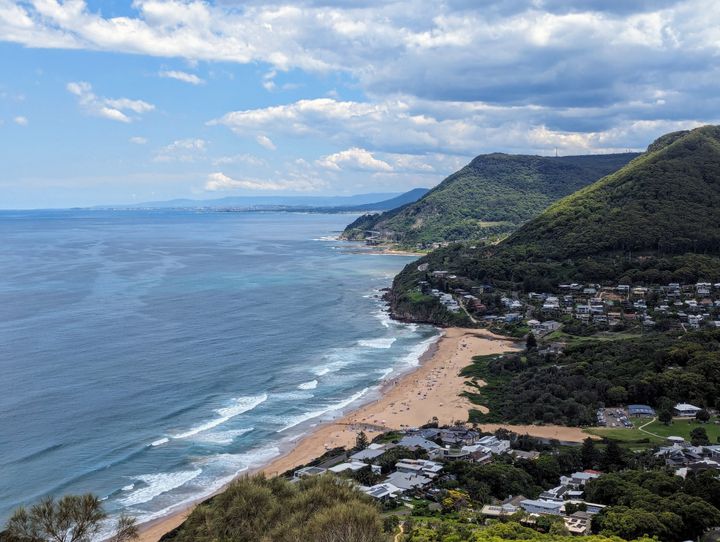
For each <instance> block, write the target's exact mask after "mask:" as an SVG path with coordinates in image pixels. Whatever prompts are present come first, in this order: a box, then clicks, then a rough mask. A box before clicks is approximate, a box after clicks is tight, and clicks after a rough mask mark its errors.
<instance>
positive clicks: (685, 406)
mask: <svg viewBox="0 0 720 542" xmlns="http://www.w3.org/2000/svg"><path fill="white" fill-rule="evenodd" d="M675 409H676V410H702V408H700V407H696V406H695V405H691V404H689V403H678V404H677V405H675Z"/></svg>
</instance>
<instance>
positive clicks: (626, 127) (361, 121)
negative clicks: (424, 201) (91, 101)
mask: <svg viewBox="0 0 720 542" xmlns="http://www.w3.org/2000/svg"><path fill="white" fill-rule="evenodd" d="M653 99H654V98H653ZM635 107H638V108H640V106H639V105H637V104H636V105H635ZM581 114H582V115H584V116H583V117H582V118H580V115H581ZM616 117H622V121H620V122H617V121H615V118H616ZM709 120H712V119H707V120H706V119H703V121H702V122H701V121H700V120H698V119H697V118H687V119H680V120H676V119H644V118H636V119H633V118H632V116H631V114H630V109H628V108H624V107H617V108H609V109H608V108H583V109H578V108H551V107H547V106H534V105H526V106H499V105H491V104H485V103H482V102H436V101H429V100H419V99H417V98H413V97H410V96H406V97H401V98H395V99H389V100H382V101H376V102H354V101H340V100H335V99H332V98H317V99H313V100H299V101H297V102H293V103H289V104H285V105H277V106H271V107H265V108H259V109H249V110H241V111H232V112H230V113H227V114H225V115H223V116H222V117H221V118H219V119H215V120H212V121H210V122H209V124H210V125H223V126H226V127H228V128H229V129H231V130H232V131H234V132H235V133H237V134H238V135H241V136H253V135H254V134H256V133H258V132H262V133H270V134H277V135H283V136H291V137H297V138H303V140H308V139H310V138H315V139H317V140H318V141H322V142H328V141H330V142H333V143H336V144H338V145H343V146H350V147H357V148H360V149H365V150H366V151H367V152H371V153H373V152H384V153H390V154H396V155H407V156H413V155H415V156H417V155H426V154H429V153H442V154H448V155H461V156H467V157H472V156H475V155H476V154H479V153H482V152H494V151H497V150H498V149H504V150H506V151H507V152H532V153H539V154H548V153H551V152H553V151H554V149H555V148H556V147H557V148H558V149H559V150H560V151H561V152H563V153H566V154H567V153H585V152H617V151H624V150H627V149H628V148H631V149H637V148H641V147H644V146H645V145H647V143H648V142H649V141H652V140H653V139H654V138H655V137H657V136H658V135H660V134H662V133H664V132H666V131H669V130H671V129H684V128H687V127H690V126H697V125H698V124H702V123H706V122H707V121H709ZM578 122H581V123H582V124H583V129H582V130H577V129H575V130H573V129H572V126H573V125H574V124H576V123H578ZM386 162H387V163H388V164H389V165H390V166H391V167H393V163H392V162H391V161H386ZM405 162H406V163H407V164H409V163H410V161H409V158H407V157H406V158H405ZM415 162H416V165H417V164H418V162H417V161H415ZM326 166H327V164H326ZM330 167H332V166H330Z"/></svg>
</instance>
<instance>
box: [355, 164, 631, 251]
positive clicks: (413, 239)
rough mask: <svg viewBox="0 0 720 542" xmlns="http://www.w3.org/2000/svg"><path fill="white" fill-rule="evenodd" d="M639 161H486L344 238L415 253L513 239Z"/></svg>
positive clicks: (361, 222) (363, 222)
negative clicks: (565, 200) (558, 204)
mask: <svg viewBox="0 0 720 542" xmlns="http://www.w3.org/2000/svg"><path fill="white" fill-rule="evenodd" d="M635 156H637V154H633V153H625V154H605V155H588V156H564V157H543V156H525V155H509V154H501V153H494V154H486V155H481V156H478V157H477V158H475V159H474V160H473V161H472V162H470V163H469V164H468V165H467V166H465V167H464V168H462V169H461V170H460V171H458V172H456V173H453V174H452V175H450V176H449V177H448V178H447V179H445V180H444V181H442V182H441V183H440V184H439V185H438V186H436V187H435V188H434V189H433V190H431V191H430V192H428V193H427V194H426V195H425V196H424V197H422V198H420V199H419V200H418V201H416V202H414V203H411V204H409V205H406V206H404V207H402V208H400V209H394V210H393V211H390V212H387V213H382V214H377V215H364V216H362V217H360V218H358V219H357V220H356V221H355V222H353V223H352V224H350V225H349V226H348V227H347V228H346V230H345V232H344V236H345V237H346V238H348V239H356V240H358V239H367V238H368V237H372V238H375V239H379V240H383V241H392V242H397V243H399V244H401V245H405V246H413V247H414V246H416V245H418V244H422V245H426V244H430V243H435V242H443V241H457V240H467V239H480V238H483V237H487V236H491V235H496V234H503V233H508V232H511V231H514V230H515V229H517V228H518V226H520V225H521V224H522V223H524V222H526V221H527V220H529V219H530V218H533V217H535V216H537V215H538V214H539V213H540V212H542V211H543V210H544V209H545V208H547V207H548V206H549V205H550V204H551V203H552V202H554V201H556V200H558V199H559V198H561V197H563V196H566V195H568V194H571V193H572V192H574V191H576V190H578V189H580V188H582V187H584V186H587V185H588V184H589V183H591V182H593V181H595V180H597V179H599V178H600V177H602V176H604V175H607V174H608V173H611V172H613V171H616V170H617V169H619V168H620V167H622V166H624V165H625V164H627V163H628V162H629V161H630V160H631V159H632V158H634V157H635ZM370 232H373V233H370Z"/></svg>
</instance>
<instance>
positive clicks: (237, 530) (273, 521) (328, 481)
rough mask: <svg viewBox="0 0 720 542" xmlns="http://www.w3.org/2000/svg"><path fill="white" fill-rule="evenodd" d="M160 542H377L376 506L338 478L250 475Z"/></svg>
mask: <svg viewBox="0 0 720 542" xmlns="http://www.w3.org/2000/svg"><path fill="white" fill-rule="evenodd" d="M162 540H164V541H168V540H173V541H175V542H216V541H221V540H228V541H229V540H232V541H234V542H297V541H299V540H314V541H317V542H380V541H384V540H385V537H384V535H383V532H382V522H381V521H380V515H379V512H378V509H377V507H376V506H375V505H374V504H373V503H372V502H371V500H370V498H369V497H367V496H365V495H364V494H363V493H361V492H360V491H359V490H358V489H356V488H354V487H353V486H352V485H350V484H349V483H346V482H342V481H340V480H339V479H338V478H334V477H331V476H319V477H314V478H305V479H303V480H301V481H300V482H298V483H296V484H293V483H290V482H289V481H288V480H286V479H285V478H281V477H277V478H271V479H266V478H265V477H263V476H255V477H252V478H250V477H248V478H243V479H240V480H237V481H235V482H233V483H232V484H231V485H230V486H229V487H228V488H227V489H226V490H225V491H223V492H222V493H220V494H219V495H216V496H215V497H213V498H212V499H209V500H208V501H206V502H204V503H202V504H201V505H199V506H198V507H197V508H196V509H195V510H193V512H192V514H190V516H189V517H188V519H187V520H186V521H185V523H183V524H182V525H181V526H180V527H179V528H178V529H176V530H175V531H172V532H171V533H168V534H167V535H165V536H164V537H163V538H162Z"/></svg>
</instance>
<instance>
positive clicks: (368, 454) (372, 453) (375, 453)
mask: <svg viewBox="0 0 720 542" xmlns="http://www.w3.org/2000/svg"><path fill="white" fill-rule="evenodd" d="M384 453H385V450H384V449H378V450H371V449H369V448H366V449H365V450H360V451H359V452H356V453H354V454H352V455H351V456H350V459H355V460H356V461H364V460H365V459H375V458H376V457H379V456H381V455H382V454H384Z"/></svg>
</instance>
